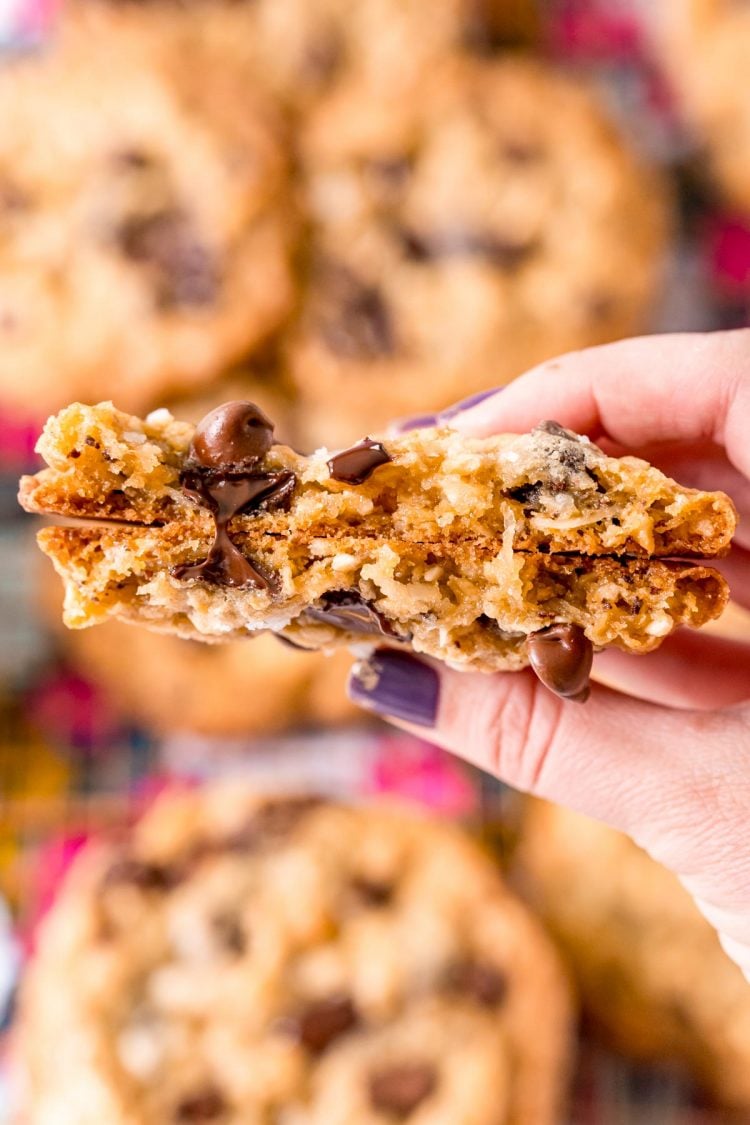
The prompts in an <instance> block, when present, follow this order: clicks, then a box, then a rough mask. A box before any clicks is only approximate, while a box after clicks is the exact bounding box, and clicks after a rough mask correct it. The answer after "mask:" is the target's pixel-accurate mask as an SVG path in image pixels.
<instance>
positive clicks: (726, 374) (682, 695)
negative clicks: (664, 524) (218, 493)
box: [400, 330, 750, 978]
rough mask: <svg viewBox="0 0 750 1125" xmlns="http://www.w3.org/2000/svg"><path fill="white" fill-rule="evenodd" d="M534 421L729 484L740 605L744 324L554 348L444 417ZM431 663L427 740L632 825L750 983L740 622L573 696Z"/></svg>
mask: <svg viewBox="0 0 750 1125" xmlns="http://www.w3.org/2000/svg"><path fill="white" fill-rule="evenodd" d="M541 418H554V419H556V420H557V421H558V422H560V423H562V424H563V425H564V426H567V427H569V428H570V429H572V430H576V431H578V432H581V433H586V434H589V435H590V436H591V437H592V438H593V439H594V440H596V441H598V442H599V443H600V444H602V445H603V446H604V447H605V448H606V449H607V450H608V451H612V452H615V453H619V452H625V451H628V452H635V453H638V454H639V455H642V456H645V457H647V458H648V459H649V460H652V462H653V463H654V464H656V465H658V466H659V467H660V468H662V469H664V470H665V471H667V472H674V474H675V475H676V476H677V478H678V479H679V480H680V481H681V483H685V484H691V485H695V486H698V487H701V488H708V489H713V488H721V489H723V490H725V491H727V492H728V493H729V494H730V495H731V496H732V498H733V500H734V501H735V504H736V505H737V508H738V510H739V515H740V523H739V529H738V533H737V537H736V544H735V546H734V547H733V549H732V552H731V554H730V556H729V558H728V559H727V560H726V561H725V562H724V563H723V564H722V569H723V570H724V572H725V574H726V575H727V577H728V579H729V581H730V584H731V588H732V596H733V598H734V600H735V601H736V602H737V603H739V604H741V605H743V606H745V607H748V608H750V330H741V331H738V332H726V333H714V334H700V335H698V334H695V335H688V334H684V335H672V336H656V337H648V338H643V339H634V340H625V341H622V342H620V343H617V344H613V345H608V346H606V347H601V348H593V349H590V350H587V351H583V352H577V353H573V354H570V355H567V356H563V357H562V358H560V359H556V360H553V361H551V362H549V363H546V364H543V365H542V366H540V367H537V368H535V369H534V370H532V371H529V372H527V373H526V374H525V375H523V376H522V377H521V378H519V379H518V380H517V381H516V382H514V383H513V384H511V385H510V386H509V387H507V388H505V389H504V390H503V391H502V393H498V394H497V395H494V396H492V397H490V398H488V399H486V400H485V401H484V402H482V403H480V404H479V405H477V406H474V407H473V408H470V409H468V410H463V411H461V412H460V413H457V414H453V415H452V417H451V418H450V425H452V426H453V427H454V428H455V429H457V430H460V431H461V432H462V433H465V434H467V435H477V436H485V435H489V434H493V433H499V432H503V431H505V432H508V431H511V432H524V431H526V430H528V429H530V428H531V427H533V426H534V425H535V424H536V423H537V422H539V421H540V419H541ZM435 667H436V669H437V671H438V674H439V676H440V702H439V707H438V714H437V717H436V725H435V728H434V730H431V732H430V738H431V739H432V740H433V741H435V742H437V743H438V744H439V745H441V746H443V747H445V748H446V749H448V750H451V751H454V752H455V753H456V754H459V755H460V756H461V757H463V758H465V759H467V760H468V761H470V762H472V763H474V764H475V765H477V766H479V767H481V768H482V769H484V770H486V771H488V772H489V773H492V774H495V775H496V776H497V777H499V778H501V779H502V780H503V781H505V782H507V783H508V784H509V785H512V786H514V787H515V788H517V789H520V790H523V791H525V792H528V793H533V794H536V795H537V796H540V797H544V798H547V799H549V800H553V801H556V802H558V803H560V804H562V805H567V806H569V807H570V808H572V809H576V810H577V811H579V812H582V813H585V814H587V815H589V816H591V817H594V818H596V819H598V820H601V821H605V822H606V823H608V824H610V825H612V826H613V827H615V828H617V829H620V830H621V831H624V832H626V833H628V834H629V835H630V836H632V837H633V838H634V839H635V840H636V841H637V842H638V843H639V844H640V845H641V846H642V847H644V848H645V849H646V850H647V851H648V852H650V854H651V855H652V856H653V857H654V858H655V859H657V860H659V861H660V862H661V863H663V864H664V865H665V866H667V867H669V868H671V869H672V870H673V871H674V872H675V873H676V874H677V875H678V876H679V877H680V879H681V881H682V882H683V884H684V885H685V887H686V888H687V889H688V890H689V891H690V893H691V894H692V895H693V897H694V898H695V900H696V902H697V904H698V906H699V908H700V909H701V910H702V911H703V913H704V914H705V916H706V917H707V918H708V919H709V921H710V922H711V923H712V924H713V925H714V926H715V927H716V929H717V931H718V932H719V935H720V937H721V940H722V944H723V945H724V948H725V949H726V951H727V953H728V954H729V955H730V956H731V957H732V958H733V959H734V960H735V961H736V962H737V964H738V965H739V966H740V967H741V968H742V970H743V971H744V972H745V975H746V976H748V978H750V632H749V633H748V638H747V643H746V644H745V643H743V642H742V641H728V640H724V639H721V638H719V637H713V636H711V635H710V634H707V633H691V632H688V631H685V632H683V633H680V634H677V635H676V636H674V637H672V638H669V639H668V640H667V641H666V642H665V643H664V645H663V646H662V647H661V649H660V650H658V651H657V652H656V653H653V654H651V655H649V656H646V657H633V656H628V655H626V654H624V653H617V652H608V653H601V654H599V655H597V657H596V659H595V661H594V674H595V676H596V678H597V680H598V681H599V682H597V683H595V684H593V685H592V692H591V697H590V699H589V701H588V702H587V703H586V704H585V705H583V706H582V705H580V704H576V703H571V702H564V701H563V700H561V699H559V698H557V697H556V696H554V695H552V694H551V693H550V692H549V691H547V690H546V689H545V688H544V687H543V686H542V685H541V684H540V683H539V681H538V680H537V679H536V677H535V676H534V675H533V674H532V673H530V672H523V673H512V674H509V673H500V674H497V675H494V676H492V677H487V676H486V675H481V674H467V673H459V672H455V671H452V670H450V669H448V668H445V667H442V666H438V665H436V666H435ZM602 681H603V682H602ZM605 684H606V686H605ZM400 725H405V724H400ZM413 729H414V730H415V732H417V733H421V734H424V729H423V728H413Z"/></svg>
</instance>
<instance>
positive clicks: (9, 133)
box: [0, 23, 295, 412]
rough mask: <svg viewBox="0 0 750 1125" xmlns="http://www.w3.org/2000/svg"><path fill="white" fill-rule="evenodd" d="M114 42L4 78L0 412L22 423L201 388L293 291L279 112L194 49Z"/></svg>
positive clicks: (96, 35)
mask: <svg viewBox="0 0 750 1125" xmlns="http://www.w3.org/2000/svg"><path fill="white" fill-rule="evenodd" d="M115 27H117V25H115ZM112 30H113V29H112V28H108V27H107V25H106V23H102V24H97V25H96V31H95V30H94V29H93V28H92V27H90V26H87V27H86V28H85V29H80V31H79V30H78V29H76V28H69V29H66V31H65V33H63V34H61V36H60V38H59V40H58V41H57V42H56V43H55V44H54V45H53V46H50V47H49V48H48V49H47V50H45V51H44V52H39V53H37V54H33V55H25V56H23V57H19V58H17V59H15V60H13V61H11V60H6V61H5V63H4V65H3V67H2V70H1V71H0V119H1V120H2V121H3V128H2V130H0V401H3V402H5V403H10V404H11V405H16V406H19V407H23V408H25V409H26V411H27V412H28V411H29V410H32V411H35V412H36V411H40V410H41V411H45V412H46V411H47V410H48V409H50V408H52V409H54V408H56V407H58V406H60V405H61V404H62V403H63V402H66V401H69V400H70V398H71V397H80V398H82V399H84V400H88V401H96V400H97V399H99V398H101V397H102V395H103V394H111V395H114V396H115V397H116V398H117V399H118V401H120V402H122V403H123V404H130V405H131V407H132V408H140V407H141V406H143V405H144V404H148V403H150V402H151V401H152V400H153V398H154V397H162V398H163V396H164V395H165V394H166V393H167V392H169V391H170V390H173V389H175V388H180V389H184V388H185V387H186V386H189V385H200V384H201V383H202V382H204V381H205V380H206V379H207V378H208V377H212V376H214V375H216V374H218V373H219V372H220V371H221V370H222V368H223V367H224V366H225V365H226V364H227V362H228V361H231V360H234V359H235V358H237V357H239V356H241V355H243V354H245V353H247V352H249V351H251V350H252V349H253V348H254V347H256V346H257V345H258V344H259V342H260V341H261V340H263V339H264V338H265V337H267V336H268V334H269V333H270V332H271V330H273V329H275V328H276V327H277V326H278V324H279V322H280V321H281V319H282V318H283V317H284V315H285V314H286V313H287V311H288V309H289V306H290V303H291V300H292V296H293V285H292V276H291V270H290V264H289V252H290V242H291V238H292V235H293V233H294V225H295V224H294V219H293V216H292V213H291V212H290V209H289V207H288V205H287V203H286V187H285V185H286V155H285V151H284V145H283V137H282V133H281V125H280V122H279V120H278V117H277V114H276V112H275V110H274V109H273V107H272V106H271V105H270V104H268V103H267V102H266V101H265V100H264V98H263V97H262V96H261V94H260V93H258V92H257V91H255V90H254V89H253V88H252V85H251V84H250V83H249V81H248V77H247V74H246V72H245V71H244V70H243V69H242V68H239V67H235V66H233V65H232V62H231V59H229V60H227V59H225V58H223V57H221V56H219V55H218V54H217V53H216V52H214V51H212V50H211V49H210V48H209V47H208V45H206V44H203V43H201V42H200V40H199V38H198V37H197V36H193V38H192V39H191V40H190V42H189V43H188V42H187V40H185V38H184V36H181V37H180V38H179V40H178V39H177V38H173V37H172V36H170V35H165V34H161V33H160V34H155V33H152V31H151V29H150V27H148V28H147V27H144V28H142V29H141V31H140V33H139V34H135V33H134V32H131V33H127V34H126V33H125V31H123V33H122V34H111V33H109V32H111V31H112Z"/></svg>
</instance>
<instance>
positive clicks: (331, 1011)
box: [281, 996, 358, 1055]
mask: <svg viewBox="0 0 750 1125" xmlns="http://www.w3.org/2000/svg"><path fill="white" fill-rule="evenodd" d="M357 1023H358V1016H357V1012H356V1009H355V1007H354V1004H353V1003H352V1001H351V999H350V998H349V997H348V996H330V997H328V998H327V999H325V1000H318V1001H316V1002H315V1003H313V1004H310V1006H309V1007H307V1008H304V1009H303V1010H302V1011H301V1012H299V1013H298V1014H297V1015H296V1016H288V1017H286V1018H285V1019H284V1020H283V1021H282V1023H281V1030H282V1031H284V1032H285V1033H286V1034H287V1035H290V1036H292V1037H293V1038H294V1039H296V1040H297V1042H299V1043H300V1044H301V1045H302V1046H303V1047H304V1048H305V1049H306V1050H307V1051H309V1052H310V1054H311V1055H319V1054H321V1053H322V1052H323V1051H325V1049H326V1047H329V1046H330V1045H331V1043H333V1042H334V1040H335V1039H338V1038H339V1036H341V1035H344V1034H345V1033H346V1032H347V1031H351V1030H352V1028H353V1027H356V1025H357Z"/></svg>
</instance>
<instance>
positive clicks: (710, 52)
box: [649, 0, 750, 215]
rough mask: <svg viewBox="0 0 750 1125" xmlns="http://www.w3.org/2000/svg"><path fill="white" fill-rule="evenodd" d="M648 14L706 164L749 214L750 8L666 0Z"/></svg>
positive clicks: (711, 0)
mask: <svg viewBox="0 0 750 1125" xmlns="http://www.w3.org/2000/svg"><path fill="white" fill-rule="evenodd" d="M649 19H650V21H651V30H652V32H653V35H654V40H655V43H656V46H657V51H658V54H659V56H660V58H661V61H662V64H663V66H664V69H665V71H666V74H667V76H668V78H669V81H670V83H671V86H672V88H673V90H674V93H675V94H676V96H677V100H678V105H679V108H680V110H681V111H682V113H683V114H684V119H685V124H686V125H687V127H688V130H690V131H692V133H693V135H694V139H695V140H696V141H697V142H698V144H699V145H700V146H701V149H702V150H704V152H705V155H706V157H707V161H704V167H705V164H706V163H707V165H708V171H709V173H710V174H712V175H713V177H714V178H715V181H716V183H717V184H718V186H719V188H720V190H721V192H722V193H723V194H724V196H725V198H726V200H727V202H728V203H730V204H731V205H732V206H734V207H737V208H739V210H740V211H742V212H743V213H744V214H745V215H747V214H750V175H749V174H748V173H749V171H750V89H748V84H747V81H746V75H747V70H748V67H749V66H750V9H749V8H748V7H747V5H745V4H738V3H736V2H733V0H663V2H662V3H661V4H655V5H653V11H652V12H651V13H650V15H649Z"/></svg>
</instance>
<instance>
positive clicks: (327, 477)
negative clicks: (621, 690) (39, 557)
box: [20, 402, 735, 698]
mask: <svg viewBox="0 0 750 1125" xmlns="http://www.w3.org/2000/svg"><path fill="white" fill-rule="evenodd" d="M38 450H39V452H40V453H41V454H42V456H43V457H44V458H45V460H46V461H47V464H48V465H49V468H47V469H45V470H42V471H41V472H40V473H38V474H37V475H36V476H33V477H26V478H25V479H24V480H23V481H22V483H21V494H20V500H21V503H22V505H23V506H24V507H25V508H26V509H27V510H29V511H34V512H41V513H46V514H51V515H57V516H62V517H64V520H65V521H67V523H68V526H57V527H49V528H45V529H44V530H43V531H41V532H40V534H39V543H40V545H41V547H42V549H43V550H44V551H45V553H46V554H48V555H49V556H50V557H51V558H52V560H53V562H54V564H55V567H56V569H57V570H58V572H59V573H60V574H61V576H62V577H63V580H64V583H65V587H66V600H65V618H64V619H65V621H66V623H67V624H68V625H70V626H72V627H83V626H86V625H90V624H94V623H95V622H97V621H103V620H105V619H106V618H108V617H112V616H114V617H119V618H122V619H124V620H130V621H136V622H139V623H141V624H145V625H148V626H151V627H152V628H157V629H162V630H167V631H169V632H173V633H177V634H178V635H182V636H188V637H196V638H201V637H203V638H211V639H217V640H229V639H232V638H237V637H242V636H247V635H248V634H250V633H252V632H255V631H257V630H259V629H270V630H273V631H274V632H278V633H280V634H282V635H283V636H284V637H286V638H287V639H288V640H290V641H292V642H294V643H296V644H301V645H302V646H303V647H307V648H320V647H322V648H329V647H332V646H336V645H338V644H346V643H353V642H355V641H362V640H364V641H366V642H369V643H373V642H376V643H384V644H392V645H411V646H412V647H413V648H414V649H415V650H416V651H418V652H424V653H427V654H428V655H431V656H434V657H437V658H439V659H443V660H447V661H449V662H450V663H451V664H453V665H455V666H457V667H464V668H476V669H479V670H483V671H494V670H499V669H517V668H522V667H525V666H526V665H527V664H531V666H532V667H533V669H534V671H536V672H537V674H538V675H539V676H540V678H541V679H542V680H543V681H544V682H545V683H546V684H547V685H548V686H549V687H551V688H552V689H553V690H556V691H558V692H559V693H560V694H561V695H564V696H566V697H575V698H585V695H586V692H587V690H588V689H587V677H588V670H589V668H590V666H591V657H592V651H593V648H594V647H597V648H598V647H602V646H605V645H617V646H618V647H620V648H624V649H626V650H628V651H631V652H649V651H651V650H652V649H654V648H655V647H657V646H658V645H659V644H660V642H661V640H662V639H663V638H664V637H665V636H667V635H668V634H669V633H670V632H671V631H672V630H673V629H674V628H675V627H676V626H677V625H681V624H688V625H693V626H698V625H701V624H703V623H705V622H706V621H708V620H710V619H712V618H714V617H717V616H718V615H719V613H720V612H721V610H722V609H723V607H724V605H725V603H726V600H727V587H726V583H725V582H724V580H723V578H722V577H721V575H720V574H719V573H718V572H717V571H715V570H712V569H710V568H709V567H708V566H706V565H704V563H703V562H702V561H700V560H701V559H704V558H706V557H710V556H713V555H717V554H721V553H723V552H725V551H726V549H727V548H728V545H729V542H730V539H731V536H732V533H733V530H734V526H735V514H734V509H733V506H732V503H731V501H730V500H729V499H728V497H726V496H725V495H724V494H723V493H719V492H713V493H708V492H699V491H696V490H693V489H687V488H682V487H681V486H680V485H678V484H677V483H676V482H675V481H673V480H670V479H669V478H668V477H665V476H664V474H663V473H660V472H659V471H658V470H657V469H654V468H652V467H651V466H650V465H648V464H647V463H646V462H645V461H641V460H639V459H637V458H632V457H625V458H613V457H607V456H606V455H605V454H604V453H603V452H602V451H601V450H600V449H598V448H597V446H595V445H594V444H593V443H592V442H591V441H589V439H588V438H585V437H579V436H578V435H576V434H573V433H571V432H570V431H568V430H565V429H563V427H561V426H559V425H558V424H557V423H555V422H546V423H543V424H541V425H539V426H538V427H537V428H536V429H535V430H534V431H532V432H531V433H530V434H525V435H520V436H517V435H510V434H506V435H499V436H495V437H491V438H483V439H478V438H473V439H472V438H466V437H463V436H462V435H460V434H459V433H457V432H456V431H453V430H450V429H434V430H416V431H412V432H409V433H406V434H403V435H401V436H400V437H394V438H386V439H383V440H382V441H378V440H373V439H370V438H367V439H365V440H363V441H361V442H359V443H357V444H356V445H355V446H352V447H351V448H350V449H347V450H342V451H340V452H339V453H336V454H333V455H331V454H329V453H328V451H326V450H319V451H318V452H317V453H316V454H314V455H313V456H311V457H303V456H301V455H300V454H298V453H296V452H295V451H294V450H292V449H290V448H289V447H287V446H282V445H277V444H274V439H273V426H272V424H271V422H270V421H269V420H268V418H266V417H265V415H264V414H263V413H262V411H260V410H259V409H258V407H256V406H254V405H253V404H252V403H243V402H233V403H227V404H226V405H225V406H223V407H221V408H219V409H218V410H214V411H213V412H212V413H210V414H208V415H207V416H206V417H205V418H204V419H203V420H202V421H201V423H200V424H199V425H198V426H197V427H193V426H191V425H189V424H187V423H180V422H176V421H175V420H174V419H173V418H172V416H171V415H170V414H169V413H168V412H167V411H166V410H163V411H157V412H156V413H154V414H152V415H150V416H149V417H148V418H147V419H146V420H145V422H143V421H141V420H140V419H138V418H135V417H132V416H129V415H126V414H123V413H121V412H120V411H118V410H116V409H115V408H114V407H113V406H112V404H111V403H102V404H100V405H99V406H97V407H84V406H81V405H74V406H71V407H68V408H67V409H66V410H64V411H62V412H61V413H60V414H59V415H57V416H56V417H54V418H52V419H50V421H49V422H48V423H47V426H46V429H45V432H44V435H43V436H42V438H41V440H40V442H39V445H38ZM674 556H682V557H683V558H684V557H685V556H693V557H694V558H695V559H696V560H697V561H696V562H687V561H682V562H678V561H674Z"/></svg>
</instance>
